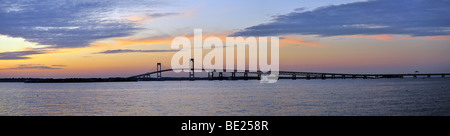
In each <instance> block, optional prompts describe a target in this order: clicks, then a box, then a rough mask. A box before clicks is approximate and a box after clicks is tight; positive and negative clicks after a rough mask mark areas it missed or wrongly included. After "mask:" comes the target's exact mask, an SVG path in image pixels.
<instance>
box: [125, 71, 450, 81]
mask: <svg viewBox="0 0 450 136" xmlns="http://www.w3.org/2000/svg"><path fill="white" fill-rule="evenodd" d="M159 69H160V68H159ZM174 70H184V69H182V68H179V69H164V70H157V71H154V72H148V73H144V74H140V75H135V76H131V77H128V78H136V79H145V78H151V75H152V74H158V76H157V78H161V73H162V72H168V71H174ZM187 70H189V71H190V74H189V77H190V78H194V73H193V71H194V70H197V71H198V70H201V71H206V72H208V78H213V77H214V72H216V73H219V77H220V78H222V77H223V73H231V74H232V78H235V77H236V73H243V74H244V78H248V74H253V75H257V77H258V78H260V77H261V75H262V74H270V73H271V72H270V71H269V72H267V73H263V72H261V71H249V70H227V69H223V70H222V71H218V70H214V69H192V68H187ZM278 74H279V75H280V76H282V75H284V76H291V77H292V79H296V78H297V77H304V78H306V79H310V78H321V79H326V78H332V79H334V78H344V79H345V78H364V79H367V78H403V77H407V76H408V77H413V78H417V77H418V76H421V77H428V78H430V77H431V76H440V77H445V76H449V75H450V73H421V74H419V73H414V74H349V73H321V72H293V71H278Z"/></svg>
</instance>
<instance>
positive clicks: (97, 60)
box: [0, 32, 450, 78]
mask: <svg viewBox="0 0 450 136" xmlns="http://www.w3.org/2000/svg"><path fill="white" fill-rule="evenodd" d="M229 33H231V32H220V33H209V34H203V40H204V39H206V38H207V37H209V36H216V37H219V38H220V39H222V40H223V41H225V37H226V36H227V35H229ZM187 37H188V38H189V39H190V40H191V42H192V41H193V36H187ZM281 37H283V38H281V39H280V53H279V54H280V70H295V71H321V72H327V71H330V72H340V71H341V72H349V71H344V70H342V69H350V68H355V69H357V68H360V69H366V68H369V69H370V68H372V67H374V68H376V67H389V66H393V67H400V68H402V67H412V68H415V67H419V66H420V65H424V64H426V65H436V64H441V63H443V62H449V61H450V59H449V57H448V53H447V52H445V51H446V50H445V49H450V47H448V46H446V45H439V44H438V45H433V46H436V47H440V48H444V49H437V50H436V49H433V48H428V47H429V46H431V45H429V46H422V44H419V43H420V42H423V43H427V41H428V40H441V41H446V40H448V37H446V36H442V37H417V38H414V37H404V36H401V37H398V36H393V35H373V36H358V35H352V36H343V37H346V38H348V39H341V40H334V41H333V39H334V38H333V37H329V38H327V37H322V38H320V39H318V38H311V37H307V36H306V37H304V36H298V35H284V36H281ZM172 38H173V37H163V38H146V39H145V38H144V39H139V40H134V39H132V38H130V37H122V38H111V39H105V40H102V41H96V42H93V43H92V44H91V46H87V47H80V48H61V49H46V50H45V53H42V54H31V55H28V56H27V57H30V58H29V59H20V60H0V64H1V65H0V78H2V77H57V78H62V77H116V76H119V77H126V76H130V75H135V74H141V73H145V72H149V71H154V70H156V63H157V62H161V63H162V64H163V69H166V68H170V61H171V58H172V55H173V54H174V53H175V52H128V53H112V54H102V53H100V52H102V51H106V50H115V49H134V50H147V49H151V50H168V49H170V44H171V42H172ZM368 38H369V39H377V40H378V41H371V42H373V43H372V44H368V45H365V46H360V43H359V41H354V39H362V40H367V39H368ZM397 40H398V41H397ZM409 40H416V41H417V40H418V41H419V43H417V42H410V41H409ZM393 41H395V42H400V44H397V43H391V42H393ZM388 43H390V44H388ZM415 44H417V45H415ZM444 44H445V43H444ZM408 47H414V48H408ZM22 50H29V49H28V48H25V49H22ZM2 52H8V51H0V53H2ZM203 53H204V54H206V53H207V50H206V51H204V52H203ZM224 62H225V61H224ZM20 65H33V66H42V67H44V66H46V67H51V68H53V69H50V68H48V69H45V68H23V69H21V68H18V66H20ZM333 70H334V71H333ZM408 70H409V69H408ZM361 71H364V70H361ZM350 72H351V71H350Z"/></svg>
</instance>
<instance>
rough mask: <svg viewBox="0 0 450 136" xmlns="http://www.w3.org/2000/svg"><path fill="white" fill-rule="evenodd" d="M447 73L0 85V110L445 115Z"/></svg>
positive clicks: (449, 96)
mask: <svg viewBox="0 0 450 136" xmlns="http://www.w3.org/2000/svg"><path fill="white" fill-rule="evenodd" d="M449 83H450V78H430V79H412V78H411V79H407V78H405V79H365V80H363V79H345V80H342V79H336V80H300V79H298V80H279V81H278V82H277V83H275V84H260V83H259V81H256V80H252V81H250V80H249V81H181V82H180V81H166V82H119V83H112V82H107V83H28V84H26V83H0V115H163V116H165V115H169V116H170V115H207V116H209V115H269V116H278V115H287V116H291V115H294V116H303V115H345V116H347V115H349V116H353V115H377V116H378V115H387V116H391V115H394V116H395V115H406V116H410V115H413V116H415V115H450V84H449Z"/></svg>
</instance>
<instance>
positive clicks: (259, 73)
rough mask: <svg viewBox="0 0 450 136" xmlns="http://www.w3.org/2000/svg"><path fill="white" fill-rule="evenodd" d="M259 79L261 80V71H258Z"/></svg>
mask: <svg viewBox="0 0 450 136" xmlns="http://www.w3.org/2000/svg"><path fill="white" fill-rule="evenodd" d="M258 80H261V72H258Z"/></svg>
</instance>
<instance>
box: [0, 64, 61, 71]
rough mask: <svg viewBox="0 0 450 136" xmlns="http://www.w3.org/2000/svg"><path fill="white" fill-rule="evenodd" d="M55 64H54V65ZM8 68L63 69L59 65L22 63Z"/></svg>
mask: <svg viewBox="0 0 450 136" xmlns="http://www.w3.org/2000/svg"><path fill="white" fill-rule="evenodd" d="M52 66H54V65H52ZM6 69H16V70H27V69H40V70H56V69H62V68H59V67H51V66H45V65H42V64H20V65H17V66H16V67H13V68H6Z"/></svg>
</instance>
